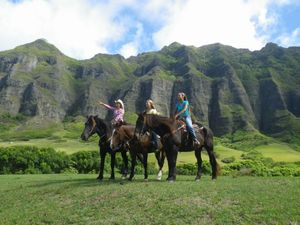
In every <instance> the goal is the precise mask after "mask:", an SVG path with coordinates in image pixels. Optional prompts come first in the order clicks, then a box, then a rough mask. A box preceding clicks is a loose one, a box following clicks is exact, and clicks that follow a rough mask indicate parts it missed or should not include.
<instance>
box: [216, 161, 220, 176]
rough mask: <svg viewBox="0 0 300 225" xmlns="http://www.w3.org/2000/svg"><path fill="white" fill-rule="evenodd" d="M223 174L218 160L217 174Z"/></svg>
mask: <svg viewBox="0 0 300 225" xmlns="http://www.w3.org/2000/svg"><path fill="white" fill-rule="evenodd" d="M220 175H221V167H220V165H219V163H218V162H217V176H220Z"/></svg>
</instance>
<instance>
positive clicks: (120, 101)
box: [115, 99, 124, 109]
mask: <svg viewBox="0 0 300 225" xmlns="http://www.w3.org/2000/svg"><path fill="white" fill-rule="evenodd" d="M115 103H119V104H120V105H121V107H122V109H124V103H123V101H122V100H121V99H118V100H116V101H115Z"/></svg>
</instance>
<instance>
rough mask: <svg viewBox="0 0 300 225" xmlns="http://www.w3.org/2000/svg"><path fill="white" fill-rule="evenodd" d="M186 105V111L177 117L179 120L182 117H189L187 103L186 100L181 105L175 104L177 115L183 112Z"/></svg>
mask: <svg viewBox="0 0 300 225" xmlns="http://www.w3.org/2000/svg"><path fill="white" fill-rule="evenodd" d="M186 105H187V109H186V110H185V111H184V112H183V113H181V114H180V115H179V118H184V117H187V116H190V112H189V102H188V101H187V100H186V101H183V102H182V103H180V102H177V103H176V110H177V113H179V112H180V111H181V110H183V109H184V108H185V106H186Z"/></svg>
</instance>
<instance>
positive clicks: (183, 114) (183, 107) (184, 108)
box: [175, 92, 200, 145]
mask: <svg viewBox="0 0 300 225" xmlns="http://www.w3.org/2000/svg"><path fill="white" fill-rule="evenodd" d="M177 99H178V102H177V103H176V112H175V119H177V118H179V119H180V120H184V121H185V123H186V128H187V130H188V132H189V134H190V136H191V137H192V139H193V141H194V144H196V145H199V144H200V142H199V141H198V140H197V138H196V133H195V130H194V128H193V124H192V119H191V115H190V112H189V102H188V100H187V97H186V95H185V93H183V92H179V93H178V95H177Z"/></svg>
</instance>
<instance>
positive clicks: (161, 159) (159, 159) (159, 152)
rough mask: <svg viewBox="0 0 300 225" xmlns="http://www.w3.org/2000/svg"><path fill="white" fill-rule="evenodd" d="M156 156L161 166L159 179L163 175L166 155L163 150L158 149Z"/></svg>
mask: <svg viewBox="0 0 300 225" xmlns="http://www.w3.org/2000/svg"><path fill="white" fill-rule="evenodd" d="M155 157H156V160H157V163H158V166H159V171H158V174H157V178H156V179H157V180H161V177H162V168H163V166H164V160H165V156H164V153H163V152H162V151H156V152H155Z"/></svg>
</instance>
